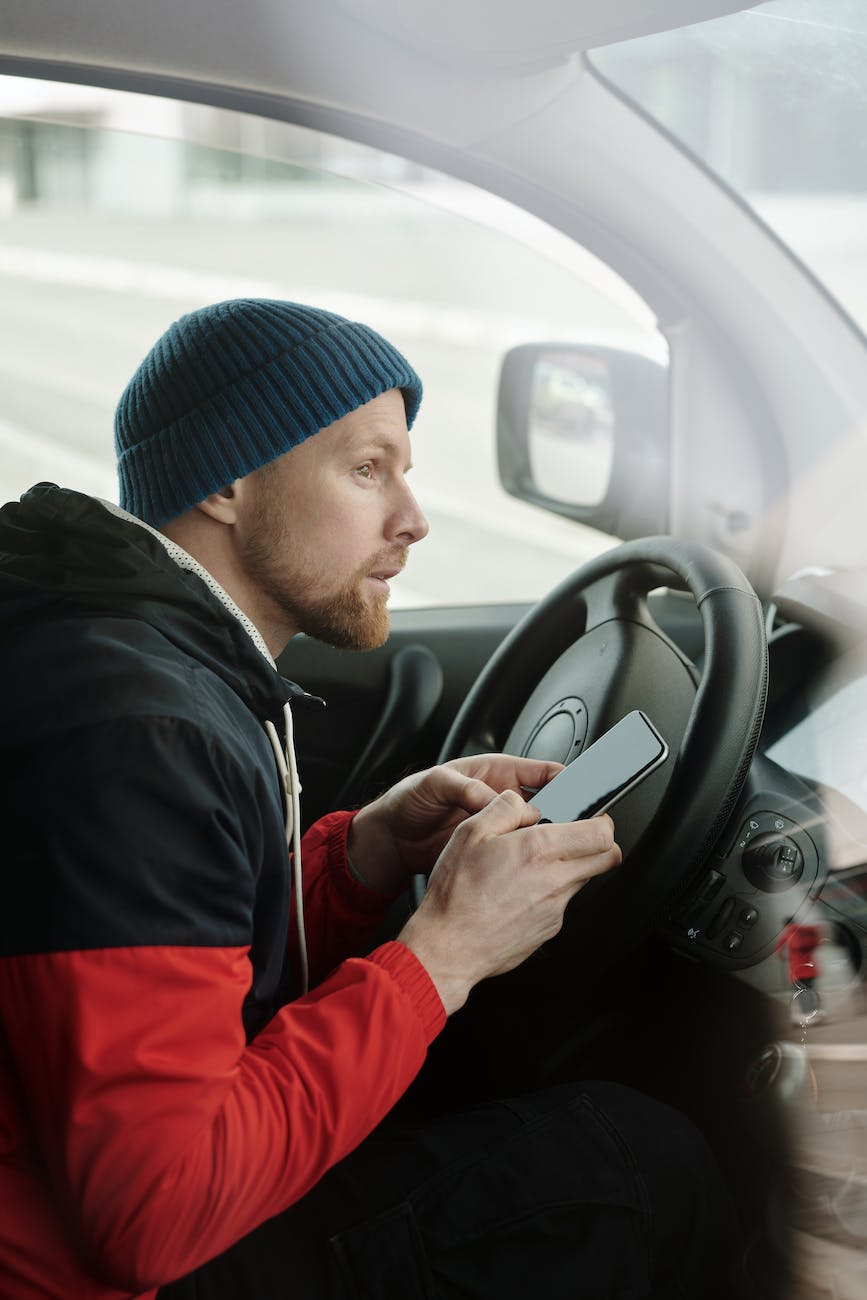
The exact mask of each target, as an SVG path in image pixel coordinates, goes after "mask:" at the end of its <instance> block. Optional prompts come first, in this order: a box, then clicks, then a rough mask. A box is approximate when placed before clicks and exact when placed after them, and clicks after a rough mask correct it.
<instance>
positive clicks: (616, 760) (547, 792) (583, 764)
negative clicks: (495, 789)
mask: <svg viewBox="0 0 867 1300" xmlns="http://www.w3.org/2000/svg"><path fill="white" fill-rule="evenodd" d="M667 757H668V745H667V744H666V743H665V741H664V740H663V738H662V736H661V735H660V734H659V732H658V731H657V730H656V727H654V725H653V723H652V722H651V721H650V719H649V718H648V717H647V715H646V714H645V713H642V712H641V710H640V709H634V710H633V711H632V713H627V715H626V717H625V718H621V720H620V721H619V722H616V723H615V724H614V726H613V727H612V728H611V729H610V730H609V731H606V732H605V734H604V736H600V737H599V739H598V740H595V741H594V742H593V744H592V745H588V747H587V749H585V750H583V751H582V753H580V754H579V755H578V757H577V758H574V759H573V760H572V762H571V763H570V764H569V766H568V767H565V768H564V769H563V771H562V772H558V774H557V775H556V776H555V777H554V779H553V780H552V781H549V782H548V784H547V785H543V786H542V788H541V789H540V790H537V791H536V793H535V794H534V795H533V796H532V797H531V799H530V803H531V804H532V805H533V806H534V808H538V809H539V812H540V813H541V814H542V817H541V820H542V821H543V822H575V821H579V820H580V819H581V818H582V817H593V816H595V815H596V813H601V812H605V810H606V809H607V808H610V807H611V806H612V804H615V803H616V802H617V800H618V799H620V798H622V796H623V795H625V794H626V793H627V792H628V791H629V790H632V789H634V788H635V786H637V785H638V783H639V782H640V781H643V780H644V778H645V777H646V776H649V775H650V773H651V772H653V771H655V770H656V768H658V767H659V765H660V764H661V763H664V762H665V760H666V758H667Z"/></svg>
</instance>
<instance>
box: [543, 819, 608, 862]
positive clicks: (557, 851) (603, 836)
mask: <svg viewBox="0 0 867 1300" xmlns="http://www.w3.org/2000/svg"><path fill="white" fill-rule="evenodd" d="M528 806H532V805H528ZM524 833H525V834H526V835H530V836H532V839H529V840H527V851H528V852H530V853H532V856H534V857H536V858H540V857H547V858H549V859H550V860H551V861H552V862H575V861H578V860H580V859H582V858H592V857H595V856H597V855H600V854H603V855H604V854H607V853H609V852H611V850H612V849H616V850H617V853H618V854H619V852H620V849H619V848H618V847H617V845H616V843H615V839H614V823H613V821H612V820H611V818H610V817H609V816H608V815H607V813H603V814H602V816H600V817H590V818H588V819H587V820H586V821H577V822H545V823H543V824H542V825H541V826H533V827H532V828H530V829H528V830H527V831H526V832H524Z"/></svg>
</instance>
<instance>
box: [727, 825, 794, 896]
mask: <svg viewBox="0 0 867 1300" xmlns="http://www.w3.org/2000/svg"><path fill="white" fill-rule="evenodd" d="M742 864H743V869H744V875H745V876H746V877H747V879H748V880H749V881H750V883H751V884H753V885H756V886H757V887H758V888H759V889H764V890H765V891H766V892H768V893H776V892H778V891H779V890H781V889H788V888H789V886H790V885H793V884H794V883H795V882H796V881H797V880H800V878H801V874H802V873H803V870H804V855H803V853H802V852H801V850H800V849H799V848H798V846H797V844H796V843H795V841H794V840H790V839H789V838H788V837H787V836H785V835H780V834H778V833H777V832H776V831H766V832H765V833H764V834H763V835H757V836H756V837H755V839H753V840H751V841H750V842H749V844H748V845H747V846H746V848H745V849H744V852H743V858H742Z"/></svg>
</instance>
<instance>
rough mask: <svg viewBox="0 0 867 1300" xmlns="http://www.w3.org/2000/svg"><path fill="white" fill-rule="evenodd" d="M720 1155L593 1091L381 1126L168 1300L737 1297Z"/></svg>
mask: <svg viewBox="0 0 867 1300" xmlns="http://www.w3.org/2000/svg"><path fill="white" fill-rule="evenodd" d="M740 1254H741V1252H740V1245H739V1241H738V1238H737V1234H736V1230H735V1227H734V1223H733V1215H732V1213H731V1208H730V1206H729V1203H728V1200H727V1197H726V1194H725V1191H724V1189H723V1187H722V1184H721V1181H720V1178H719V1174H718V1172H717V1169H716V1166H715V1164H714V1162H713V1159H712V1157H711V1155H710V1153H709V1151H708V1148H707V1147H706V1145H705V1143H704V1140H703V1138H701V1136H700V1135H699V1133H698V1131H697V1130H696V1129H695V1128H694V1127H693V1126H692V1125H691V1124H690V1123H689V1122H688V1121H687V1120H685V1119H684V1118H683V1117H682V1116H681V1115H680V1114H679V1113H678V1112H676V1111H674V1110H672V1109H670V1108H669V1107H667V1106H663V1105H661V1104H660V1103H658V1102H654V1101H651V1100H650V1099H648V1098H646V1097H644V1096H642V1095H641V1094H640V1093H636V1092H633V1091H631V1090H630V1089H627V1088H623V1087H620V1086H618V1085H612V1084H606V1083H595V1082H591V1083H582V1084H580V1085H577V1084H576V1085H568V1086H565V1087H559V1088H555V1089H549V1090H546V1091H544V1092H541V1093H537V1094H530V1095H527V1096H524V1097H518V1098H511V1099H506V1100H503V1101H499V1102H493V1103H488V1104H485V1105H482V1106H479V1107H476V1108H474V1109H471V1110H467V1111H464V1112H458V1113H453V1114H449V1115H443V1116H440V1117H439V1118H436V1119H431V1120H429V1121H427V1122H423V1123H404V1122H400V1121H396V1120H391V1121H386V1123H385V1124H383V1125H382V1126H381V1128H380V1129H379V1130H378V1131H377V1132H376V1133H375V1134H373V1135H372V1136H371V1137H370V1138H369V1139H368V1140H367V1141H366V1142H364V1143H363V1144H362V1146H361V1147H359V1149H358V1150H357V1151H356V1152H354V1153H353V1154H352V1155H351V1156H349V1157H348V1158H347V1159H346V1160H344V1161H342V1162H341V1163H340V1164H339V1165H338V1166H336V1167H335V1169H333V1170H332V1171H331V1172H330V1173H329V1174H327V1175H326V1177H325V1178H324V1179H323V1180H322V1181H321V1183H320V1184H319V1185H318V1186H317V1187H316V1188H315V1189H314V1190H313V1192H311V1193H310V1195H308V1196H307V1197H305V1198H304V1200H303V1201H301V1202H300V1203H299V1204H298V1205H296V1206H294V1207H292V1208H291V1209H290V1210H288V1211H287V1212H286V1213H285V1214H282V1215H279V1216H277V1217H276V1218H274V1219H272V1220H270V1221H269V1222H268V1223H267V1224H264V1225H263V1226H262V1227H261V1228H260V1229H258V1230H257V1231H256V1232H254V1233H252V1234H251V1235H250V1236H249V1237H247V1238H245V1239H244V1241H242V1242H240V1243H239V1244H238V1245H237V1246H235V1247H234V1248H233V1249H232V1250H230V1251H228V1252H226V1254H225V1255H223V1256H221V1257H220V1258H219V1259H217V1260H215V1261H213V1262H212V1263H211V1264H209V1265H206V1266H205V1267H204V1268H202V1269H200V1270H198V1271H197V1273H196V1274H195V1275H193V1276H192V1277H190V1278H188V1279H186V1280H184V1281H182V1282H180V1283H178V1284H175V1285H174V1286H172V1287H168V1288H166V1289H165V1290H164V1291H163V1292H161V1298H162V1300H182V1298H183V1300H277V1298H278V1297H281V1298H282V1297H284V1296H290V1295H291V1296H297V1297H304V1300H343V1298H344V1297H363V1298H364V1300H417V1298H418V1300H431V1298H432V1297H443V1298H450V1297H454V1298H455V1300H457V1297H461V1298H462V1300H466V1297H471V1296H472V1297H478V1298H479V1300H486V1298H487V1297H490V1300H508V1298H509V1297H522V1300H523V1298H525V1297H529V1296H532V1295H539V1296H544V1297H545V1300H558V1298H559V1297H563V1300H566V1297H568V1298H569V1300H574V1297H575V1296H576V1295H580V1296H581V1297H582V1300H641V1298H642V1297H644V1298H648V1300H649V1298H650V1297H653V1298H654V1300H723V1297H725V1300H741V1298H742V1297H743V1296H745V1295H749V1294H750V1292H748V1291H746V1290H745V1289H744V1285H743V1283H742V1280H741V1278H740V1274H739V1261H740Z"/></svg>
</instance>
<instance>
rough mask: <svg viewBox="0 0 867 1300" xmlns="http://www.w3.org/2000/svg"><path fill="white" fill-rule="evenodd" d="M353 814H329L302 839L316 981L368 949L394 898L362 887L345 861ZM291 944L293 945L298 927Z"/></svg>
mask: <svg viewBox="0 0 867 1300" xmlns="http://www.w3.org/2000/svg"><path fill="white" fill-rule="evenodd" d="M354 816H355V813H354V812H337V813H329V814H328V816H327V817H323V818H321V819H320V820H319V821H318V822H315V823H314V824H313V826H311V827H310V829H309V830H308V831H307V834H306V835H305V836H304V838H303V839H302V841H301V865H302V875H303V880H304V923H305V929H306V934H307V956H308V959H309V962H310V979H311V982H314V983H315V982H316V981H318V980H319V979H321V978H322V977H323V975H326V974H328V972H329V971H331V970H333V969H334V967H335V966H336V965H337V963H338V962H339V961H342V960H343V958H344V957H346V956H348V955H350V954H355V953H359V952H363V951H364V950H365V948H366V946H367V943H368V942H369V940H370V936H371V935H372V934H373V933H374V931H375V930H376V929H377V927H378V926H379V925H381V924H382V922H383V921H384V920H385V917H386V914H387V912H388V909H389V907H390V906H391V904H392V902H393V901H394V899H393V897H392V896H387V895H385V894H380V893H377V892H376V891H375V890H372V889H368V888H367V887H366V886H365V885H362V884H361V883H360V882H359V881H358V880H356V879H355V878H354V876H353V875H352V874H351V872H350V871H349V869H348V867H347V865H346V837H347V835H348V834H349V827H350V825H351V823H352V819H353V817H354ZM293 926H294V920H293ZM290 943H291V944H292V946H293V947H294V945H295V936H294V930H293V934H292V937H291V939H290Z"/></svg>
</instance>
